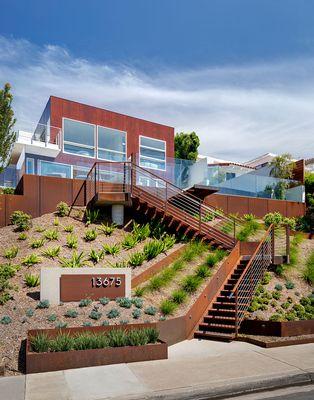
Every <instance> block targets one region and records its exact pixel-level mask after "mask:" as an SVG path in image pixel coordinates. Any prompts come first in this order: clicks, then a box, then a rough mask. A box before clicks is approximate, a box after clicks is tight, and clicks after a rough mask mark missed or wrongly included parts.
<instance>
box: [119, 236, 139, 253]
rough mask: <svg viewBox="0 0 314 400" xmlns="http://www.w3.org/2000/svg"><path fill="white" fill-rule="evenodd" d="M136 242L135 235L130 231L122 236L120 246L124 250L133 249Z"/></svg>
mask: <svg viewBox="0 0 314 400" xmlns="http://www.w3.org/2000/svg"><path fill="white" fill-rule="evenodd" d="M137 243H138V240H137V237H136V236H134V235H133V234H132V233H128V234H126V235H125V236H124V238H123V241H122V243H121V245H122V247H123V248H124V249H126V250H130V249H133V247H135V246H136V245H137Z"/></svg>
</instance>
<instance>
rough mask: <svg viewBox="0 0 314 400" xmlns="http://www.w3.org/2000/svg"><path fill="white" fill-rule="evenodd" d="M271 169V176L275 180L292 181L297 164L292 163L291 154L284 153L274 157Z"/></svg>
mask: <svg viewBox="0 0 314 400" xmlns="http://www.w3.org/2000/svg"><path fill="white" fill-rule="evenodd" d="M270 167H271V169H270V175H271V176H273V177H274V178H280V179H291V178H292V175H293V169H294V167H295V163H294V162H293V161H292V156H291V154H289V153H284V154H282V155H281V156H276V157H274V158H273V160H272V161H271V162H270Z"/></svg>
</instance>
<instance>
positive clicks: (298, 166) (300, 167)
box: [292, 160, 305, 183]
mask: <svg viewBox="0 0 314 400" xmlns="http://www.w3.org/2000/svg"><path fill="white" fill-rule="evenodd" d="M292 179H294V180H296V181H299V182H302V183H304V179H305V160H299V161H296V163H295V166H294V169H293V171H292Z"/></svg>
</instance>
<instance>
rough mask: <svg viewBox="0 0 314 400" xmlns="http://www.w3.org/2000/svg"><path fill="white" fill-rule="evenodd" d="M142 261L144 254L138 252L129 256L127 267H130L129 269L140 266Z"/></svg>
mask: <svg viewBox="0 0 314 400" xmlns="http://www.w3.org/2000/svg"><path fill="white" fill-rule="evenodd" d="M144 261H145V255H144V253H142V252H140V251H138V252H136V253H133V254H131V255H130V258H129V261H128V263H129V265H131V267H133V268H135V267H138V266H140V265H142V264H143V262H144Z"/></svg>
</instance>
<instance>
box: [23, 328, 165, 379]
mask: <svg viewBox="0 0 314 400" xmlns="http://www.w3.org/2000/svg"><path fill="white" fill-rule="evenodd" d="M118 327H119V326H117V325H110V326H97V327H79V328H66V329H62V332H64V333H69V334H74V333H77V332H86V331H89V332H108V331H110V330H112V329H117V328H118ZM145 327H156V324H130V325H123V326H120V328H123V329H126V330H129V329H132V328H145ZM43 332H44V333H46V334H47V335H48V336H50V337H55V336H56V335H57V334H58V333H59V332H60V330H59V329H37V330H31V331H29V332H28V336H27V340H26V373H27V374H30V373H37V372H48V371H58V370H64V369H71V368H83V367H92V366H98V365H109V364H119V363H129V362H138V361H148V360H161V359H166V358H168V345H167V344H166V343H164V342H163V341H158V343H156V344H147V345H145V346H124V347H109V348H104V349H92V350H73V351H64V352H56V353H53V352H49V353H34V352H31V351H30V350H31V349H30V337H31V336H33V335H35V334H36V333H43Z"/></svg>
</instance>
